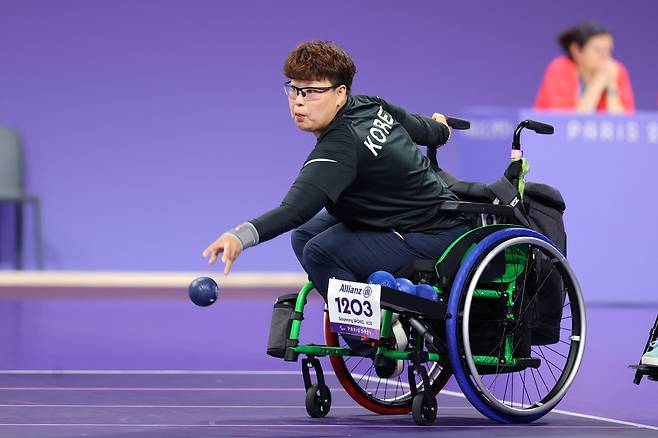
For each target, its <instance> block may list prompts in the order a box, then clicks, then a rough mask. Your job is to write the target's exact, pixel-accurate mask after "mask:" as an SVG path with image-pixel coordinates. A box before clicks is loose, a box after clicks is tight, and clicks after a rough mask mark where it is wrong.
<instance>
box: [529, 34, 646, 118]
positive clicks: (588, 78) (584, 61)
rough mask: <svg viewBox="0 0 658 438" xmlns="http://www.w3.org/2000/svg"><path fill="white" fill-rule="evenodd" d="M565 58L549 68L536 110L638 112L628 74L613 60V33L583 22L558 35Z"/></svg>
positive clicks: (552, 63) (561, 58)
mask: <svg viewBox="0 0 658 438" xmlns="http://www.w3.org/2000/svg"><path fill="white" fill-rule="evenodd" d="M558 42H559V44H560V46H561V47H562V49H563V50H564V53H565V54H566V56H559V57H557V58H555V59H554V60H553V61H551V63H550V64H549V65H548V67H547V68H546V72H545V73H544V80H543V82H542V84H541V87H540V88H539V92H538V93H537V99H536V100H535V104H534V106H533V107H534V109H539V110H546V109H554V110H575V111H581V112H592V111H607V112H609V113H631V112H633V111H635V100H634V97H633V89H632V88H631V82H630V79H629V77H628V71H627V70H626V67H624V66H623V65H622V64H621V63H620V62H619V61H617V60H615V59H613V58H612V46H613V40H612V34H611V33H610V31H608V30H607V29H605V28H603V27H602V26H600V25H598V24H595V23H581V24H579V25H577V26H575V27H573V28H571V29H567V30H565V31H564V32H562V33H561V34H560V35H559V36H558Z"/></svg>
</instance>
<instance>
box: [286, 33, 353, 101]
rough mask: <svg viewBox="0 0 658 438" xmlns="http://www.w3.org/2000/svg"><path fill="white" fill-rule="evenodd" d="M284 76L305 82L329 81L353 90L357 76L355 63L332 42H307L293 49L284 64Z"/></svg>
mask: <svg viewBox="0 0 658 438" xmlns="http://www.w3.org/2000/svg"><path fill="white" fill-rule="evenodd" d="M283 74H284V75H286V77H288V78H290V79H298V80H304V81H321V80H324V79H327V80H329V81H330V82H331V83H332V85H340V84H344V85H346V86H347V89H348V90H349V89H351V88H352V79H354V75H355V74H356V66H355V65H354V61H353V60H352V58H351V57H350V55H348V54H347V52H345V51H344V50H343V49H341V48H340V47H338V46H337V45H336V44H334V43H333V42H331V41H307V42H305V43H301V44H299V45H298V46H297V47H295V48H294V49H292V51H291V52H290V53H289V54H288V57H287V58H286V62H285V63H284V64H283Z"/></svg>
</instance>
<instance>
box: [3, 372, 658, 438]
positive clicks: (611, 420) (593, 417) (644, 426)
mask: <svg viewBox="0 0 658 438" xmlns="http://www.w3.org/2000/svg"><path fill="white" fill-rule="evenodd" d="M299 374H300V373H299V372H298V371H259V370H226V371H210V370H199V371H195V370H192V371H185V370H134V371H133V370H1V371H0V376H2V375H299ZM325 375H334V373H333V372H329V371H327V372H325ZM0 389H2V390H7V388H0ZM8 389H11V388H8ZM25 389H27V390H34V389H30V388H25ZM70 389H71V390H76V389H78V390H81V389H80V388H70ZM92 389H93V388H90V389H84V390H92ZM96 389H98V390H107V388H96ZM131 389H133V388H120V389H119V390H131ZM146 389H147V390H148V388H146ZM154 389H158V388H151V390H154ZM181 389H182V388H180V389H179V388H176V390H181ZM203 389H206V390H217V389H223V390H231V389H232V388H191V390H203ZM242 389H244V388H242ZM262 389H263V388H259V390H262ZM266 390H278V391H281V390H284V391H291V390H294V389H293V388H269V389H266ZM440 394H444V395H450V396H453V397H460V398H466V396H465V395H464V394H462V393H460V392H455V391H448V390H443V391H441V393H440ZM551 412H554V413H557V414H561V415H567V416H571V417H577V418H584V419H588V420H596V421H603V422H607V423H614V424H619V425H623V426H631V427H637V428H641V429H649V430H656V431H658V426H652V425H649V424H641V423H633V422H630V421H623V420H617V419H615V418H608V417H600V416H596V415H589V414H582V413H578V412H571V411H563V410H561V409H553V410H552V411H551ZM0 426H9V424H0ZM16 426H22V425H21V424H16ZM24 426H29V425H24ZM35 426H38V425H35ZM53 426H66V425H58V424H53ZM72 426H78V425H72ZM89 426H96V425H94V424H89ZM107 426H112V425H111V424H110V425H107ZM126 426H128V425H126ZM135 426H144V427H147V426H153V427H156V426H158V425H135ZM166 426H169V427H185V425H172V424H170V425H163V426H162V427H166ZM233 426H235V427H241V425H233ZM252 426H254V427H259V426H262V427H271V426H279V425H256V424H254V425H252ZM286 426H287V425H286ZM290 426H293V427H296V426H295V425H290ZM297 426H300V427H301V426H302V425H297ZM326 426H330V425H326ZM331 426H350V427H353V425H331ZM207 427H231V425H208V426H207ZM387 427H407V426H389V425H387ZM410 427H415V426H410ZM432 427H442V426H432ZM450 427H456V426H450ZM469 427H479V426H469ZM486 427H491V426H486ZM495 427H507V426H505V425H496V426H495ZM511 427H519V425H514V426H511ZM541 427H542V428H545V427H555V426H549V425H545V426H541ZM558 427H581V426H558Z"/></svg>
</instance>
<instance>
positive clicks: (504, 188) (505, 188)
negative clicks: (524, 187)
mask: <svg viewBox="0 0 658 438" xmlns="http://www.w3.org/2000/svg"><path fill="white" fill-rule="evenodd" d="M488 187H489V190H491V191H492V192H493V194H494V195H496V198H498V199H499V200H500V202H501V204H505V205H509V206H511V207H513V208H514V217H516V219H517V220H518V221H519V222H520V223H521V225H523V226H524V227H528V228H532V227H531V226H530V221H529V220H528V215H527V214H526V212H525V209H524V208H523V202H521V199H520V198H519V192H518V190H517V189H516V187H514V186H513V185H512V183H510V182H509V180H508V179H507V178H506V177H504V176H503V177H501V178H500V179H499V180H498V181H496V182H494V183H493V184H489V186H488Z"/></svg>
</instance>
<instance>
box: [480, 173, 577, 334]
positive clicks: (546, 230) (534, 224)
mask: <svg viewBox="0 0 658 438" xmlns="http://www.w3.org/2000/svg"><path fill="white" fill-rule="evenodd" d="M512 164H514V163H512ZM510 168H512V165H510V167H509V168H508V171H509V169H510ZM507 173H508V172H506V176H504V177H502V178H500V179H499V180H498V181H496V182H495V183H493V184H491V185H490V186H489V188H490V189H491V191H492V192H493V193H494V194H495V196H496V197H497V198H498V199H499V200H500V201H501V203H504V204H508V205H512V206H513V207H514V214H515V216H516V219H517V221H518V223H519V224H521V225H523V226H526V227H528V228H530V229H533V230H535V231H538V232H540V233H542V234H543V235H544V236H546V237H548V238H549V239H551V241H553V242H554V243H555V244H556V245H557V247H558V248H559V249H560V251H561V252H562V254H564V255H565V256H566V253H567V233H566V231H565V229H564V220H563V215H564V210H565V209H566V206H565V203H564V199H563V198H562V195H561V194H560V192H559V191H558V190H557V189H555V188H553V187H551V186H549V185H546V184H539V183H532V182H528V183H526V184H525V190H524V196H523V202H521V201H520V200H519V198H520V196H519V193H518V190H517V189H516V187H515V185H512V183H511V182H510V181H509V179H510V176H509V175H507ZM512 179H513V178H512ZM532 266H533V272H531V273H530V275H529V277H528V279H529V281H528V284H527V289H528V292H529V296H530V297H531V298H532V299H533V309H532V311H533V317H532V320H531V326H532V344H533V345H549V344H554V343H556V342H558V341H559V339H560V322H561V320H562V310H563V306H564V300H565V297H566V293H565V290H564V284H563V282H562V280H561V277H560V275H558V273H557V272H556V271H555V268H554V266H553V264H552V263H551V262H550V260H548V259H547V258H546V257H545V256H544V255H543V254H541V253H537V254H535V263H534V264H533V265H532Z"/></svg>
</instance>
